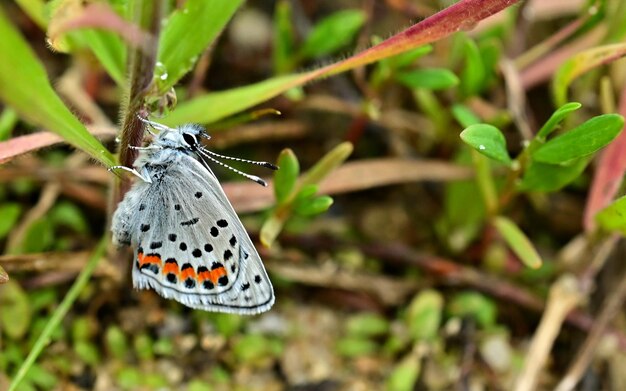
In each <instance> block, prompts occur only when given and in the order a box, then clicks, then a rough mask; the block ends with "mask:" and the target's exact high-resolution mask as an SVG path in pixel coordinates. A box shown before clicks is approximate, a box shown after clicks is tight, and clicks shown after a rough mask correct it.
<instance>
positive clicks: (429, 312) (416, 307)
mask: <svg viewBox="0 0 626 391" xmlns="http://www.w3.org/2000/svg"><path fill="white" fill-rule="evenodd" d="M442 309H443V296H441V294H440V293H439V292H437V291H435V290H431V289H426V290H424V291H422V292H420V293H419V294H418V295H417V296H415V298H414V299H413V300H412V301H411V303H410V304H409V308H408V311H407V315H406V322H407V325H408V328H409V333H410V334H411V337H412V338H413V339H415V340H416V341H431V340H433V339H435V338H436V337H437V334H438V332H439V326H441V319H442Z"/></svg>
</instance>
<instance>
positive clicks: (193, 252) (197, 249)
mask: <svg viewBox="0 0 626 391" xmlns="http://www.w3.org/2000/svg"><path fill="white" fill-rule="evenodd" d="M191 254H192V255H193V256H194V257H196V258H200V257H201V256H202V251H200V249H199V248H196V249H194V250H193V251H192V252H191Z"/></svg>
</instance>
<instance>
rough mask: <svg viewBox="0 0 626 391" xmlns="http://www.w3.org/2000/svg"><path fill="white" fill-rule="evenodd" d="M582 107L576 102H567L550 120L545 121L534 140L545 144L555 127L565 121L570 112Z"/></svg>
mask: <svg viewBox="0 0 626 391" xmlns="http://www.w3.org/2000/svg"><path fill="white" fill-rule="evenodd" d="M581 107H582V105H581V104H580V103H578V102H569V103H566V104H564V105H563V106H561V107H559V108H558V109H557V110H556V111H555V112H554V113H552V115H551V116H550V119H548V121H546V123H545V124H544V125H543V126H542V127H541V129H539V132H537V136H536V137H535V139H536V140H539V141H540V142H545V140H546V138H547V137H548V136H549V135H550V133H552V132H553V131H554V130H556V128H557V126H558V125H559V124H560V123H561V122H562V121H563V120H565V118H567V117H568V116H569V115H570V114H571V113H572V112H574V111H576V110H578V109H580V108H581Z"/></svg>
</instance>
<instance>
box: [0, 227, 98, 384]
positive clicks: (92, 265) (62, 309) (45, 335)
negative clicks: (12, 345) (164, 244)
mask: <svg viewBox="0 0 626 391" xmlns="http://www.w3.org/2000/svg"><path fill="white" fill-rule="evenodd" d="M108 243H109V237H108V236H107V235H105V236H103V237H102V239H100V242H99V243H98V246H97V247H96V249H95V250H94V252H93V254H92V255H91V258H90V259H89V261H88V262H87V265H85V268H84V269H83V271H81V272H80V274H79V275H78V278H77V279H76V281H74V284H73V285H72V287H71V288H70V290H69V291H68V292H67V294H66V295H65V297H64V298H63V301H62V302H61V304H59V307H58V308H57V309H56V310H54V313H53V314H52V317H51V318H50V320H49V321H48V323H47V324H46V327H45V328H44V329H43V331H42V332H41V335H39V337H38V338H37V340H36V341H35V344H34V345H33V348H32V349H31V351H30V353H28V357H26V360H24V362H23V363H22V366H21V367H20V369H19V370H18V371H17V374H16V375H15V378H14V379H13V382H12V383H11V386H10V387H9V390H8V391H13V390H16V389H17V387H18V386H19V384H20V382H21V381H22V380H24V376H26V373H28V370H29V369H30V368H31V367H32V366H33V364H34V363H35V360H37V357H39V354H40V353H41V351H42V350H43V349H44V348H45V347H46V345H47V344H48V342H50V336H51V335H52V333H53V332H54V331H55V330H56V328H57V327H58V326H59V324H60V323H61V321H62V320H63V318H64V317H65V315H66V314H67V312H68V311H69V310H70V308H71V307H72V304H74V302H75V301H76V299H77V298H78V295H79V294H80V292H81V291H82V290H83V288H84V287H85V286H86V285H87V282H88V281H89V277H91V274H92V273H93V271H94V270H95V269H96V266H97V265H98V261H99V260H100V258H102V255H103V254H104V250H105V248H106V245H107V244H108Z"/></svg>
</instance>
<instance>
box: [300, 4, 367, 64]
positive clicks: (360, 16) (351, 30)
mask: <svg viewBox="0 0 626 391" xmlns="http://www.w3.org/2000/svg"><path fill="white" fill-rule="evenodd" d="M364 22H365V13H364V12H363V11H359V10H344V11H339V12H335V13H334V14H332V15H330V16H328V17H326V18H324V19H322V20H321V21H320V22H319V23H317V24H316V25H315V26H314V27H313V30H312V31H311V33H310V34H309V35H308V37H307V38H306V40H305V41H304V44H303V45H302V47H301V48H300V52H299V55H300V57H302V58H315V57H321V56H326V55H328V54H332V53H334V52H336V51H337V50H339V49H341V48H343V47H345V46H346V45H348V44H349V43H351V42H352V41H353V40H354V38H355V36H356V34H357V33H358V32H359V29H360V28H361V26H362V25H363V23H364Z"/></svg>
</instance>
